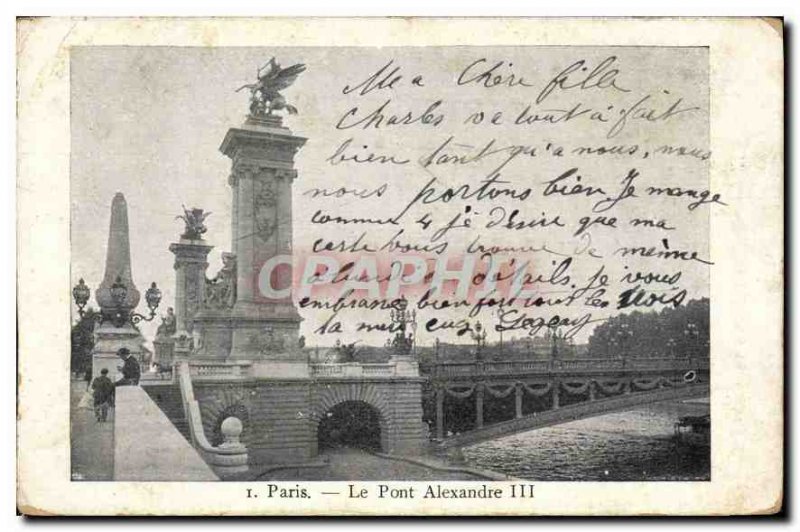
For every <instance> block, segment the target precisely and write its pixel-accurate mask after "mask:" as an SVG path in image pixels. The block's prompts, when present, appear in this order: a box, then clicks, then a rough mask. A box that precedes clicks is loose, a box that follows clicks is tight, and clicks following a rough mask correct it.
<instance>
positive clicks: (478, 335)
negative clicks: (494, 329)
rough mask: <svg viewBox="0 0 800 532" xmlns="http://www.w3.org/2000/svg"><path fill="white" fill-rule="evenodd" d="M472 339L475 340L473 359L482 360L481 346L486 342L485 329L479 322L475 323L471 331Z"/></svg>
mask: <svg viewBox="0 0 800 532" xmlns="http://www.w3.org/2000/svg"><path fill="white" fill-rule="evenodd" d="M471 337H472V340H473V341H474V342H475V346H476V348H475V359H476V360H477V361H478V362H482V361H483V346H484V344H485V343H486V331H485V330H484V329H483V325H481V322H478V323H476V324H475V329H474V330H473V331H472V333H471Z"/></svg>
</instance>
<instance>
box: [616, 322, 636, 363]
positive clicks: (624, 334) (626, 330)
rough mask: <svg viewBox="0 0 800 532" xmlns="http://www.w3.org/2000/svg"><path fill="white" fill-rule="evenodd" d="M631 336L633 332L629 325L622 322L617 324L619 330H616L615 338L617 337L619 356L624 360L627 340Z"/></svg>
mask: <svg viewBox="0 0 800 532" xmlns="http://www.w3.org/2000/svg"><path fill="white" fill-rule="evenodd" d="M631 336H633V333H632V332H631V330H630V327H629V326H628V324H627V323H623V324H621V325H620V326H619V330H618V331H617V338H618V339H619V351H620V357H621V358H622V359H623V360H624V359H626V358H627V355H628V353H627V350H626V347H627V345H628V340H629V339H630V338H631Z"/></svg>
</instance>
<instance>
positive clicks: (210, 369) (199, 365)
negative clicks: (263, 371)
mask: <svg viewBox="0 0 800 532" xmlns="http://www.w3.org/2000/svg"><path fill="white" fill-rule="evenodd" d="M251 366H252V363H251V362H248V361H235V362H224V361H197V360H191V361H189V374H190V375H191V377H192V380H195V381H203V380H218V379H241V378H242V377H247V376H249V374H250V368H251Z"/></svg>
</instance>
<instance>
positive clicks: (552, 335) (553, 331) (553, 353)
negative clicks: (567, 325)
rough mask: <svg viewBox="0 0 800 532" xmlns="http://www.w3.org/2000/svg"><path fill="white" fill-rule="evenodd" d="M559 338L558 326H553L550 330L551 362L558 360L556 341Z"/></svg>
mask: <svg viewBox="0 0 800 532" xmlns="http://www.w3.org/2000/svg"><path fill="white" fill-rule="evenodd" d="M559 338H560V336H559V334H558V325H554V326H552V327H551V328H550V339H551V340H552V348H551V350H550V358H552V359H553V360H558V340H559Z"/></svg>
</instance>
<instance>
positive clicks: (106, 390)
mask: <svg viewBox="0 0 800 532" xmlns="http://www.w3.org/2000/svg"><path fill="white" fill-rule="evenodd" d="M92 395H93V396H94V415H95V417H96V418H97V421H99V422H101V423H104V422H105V421H106V419H108V408H109V407H110V406H111V405H112V403H113V401H114V383H113V382H111V379H109V378H108V370H107V369H105V368H103V369H102V370H100V376H99V377H96V378H95V379H94V381H92Z"/></svg>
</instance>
